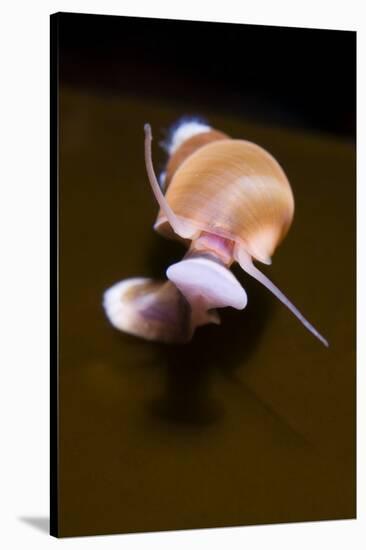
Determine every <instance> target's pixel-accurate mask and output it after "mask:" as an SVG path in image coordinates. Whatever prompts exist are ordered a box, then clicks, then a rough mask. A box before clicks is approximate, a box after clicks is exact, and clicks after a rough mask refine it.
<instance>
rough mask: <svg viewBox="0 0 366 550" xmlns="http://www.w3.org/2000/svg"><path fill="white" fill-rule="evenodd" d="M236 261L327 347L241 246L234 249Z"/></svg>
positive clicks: (326, 343)
mask: <svg viewBox="0 0 366 550" xmlns="http://www.w3.org/2000/svg"><path fill="white" fill-rule="evenodd" d="M236 261H237V262H238V263H239V265H240V267H241V268H242V269H243V270H244V271H245V272H246V273H248V274H249V275H251V277H253V278H254V279H257V281H259V282H260V283H262V285H263V286H265V287H266V288H267V289H268V290H269V291H270V292H272V294H274V295H275V296H276V297H277V298H278V299H279V300H280V301H281V302H282V303H283V304H284V305H285V306H286V307H287V308H288V309H289V310H290V311H291V312H292V313H293V314H294V315H295V316H296V317H297V318H298V319H299V320H300V321H301V323H302V324H303V325H304V326H305V327H306V328H307V329H308V330H309V331H310V332H311V333H312V334H314V336H315V337H316V338H318V339H319V340H320V341H321V342H322V344H324V346H326V347H329V343H328V341H327V340H326V339H325V338H324V337H323V336H322V335H321V334H320V333H319V332H318V331H317V330H316V328H314V327H313V325H312V324H311V323H309V321H308V320H307V319H305V317H304V316H303V315H302V313H300V311H299V310H298V309H297V307H295V306H294V304H293V303H292V302H290V300H289V299H288V298H287V297H286V296H285V295H284V294H283V293H282V292H281V290H280V289H279V288H277V287H276V285H275V284H273V283H272V281H271V280H270V279H268V277H267V276H266V275H264V273H262V272H261V271H260V270H259V269H258V268H257V267H256V266H255V265H254V264H253V260H252V258H251V256H250V255H249V254H248V253H247V252H246V250H245V249H244V248H243V247H240V246H239V247H237V249H236Z"/></svg>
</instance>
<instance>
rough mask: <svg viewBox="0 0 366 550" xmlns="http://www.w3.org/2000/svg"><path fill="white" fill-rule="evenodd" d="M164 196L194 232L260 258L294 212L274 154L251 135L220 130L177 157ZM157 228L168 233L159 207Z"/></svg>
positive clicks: (264, 257)
mask: <svg viewBox="0 0 366 550" xmlns="http://www.w3.org/2000/svg"><path fill="white" fill-rule="evenodd" d="M216 139H217V137H216ZM183 146H184V144H183ZM183 146H181V147H183ZM178 153H179V149H178V151H177V152H176V153H175V155H178ZM165 196H166V199H167V202H168V203H169V205H170V206H171V208H172V209H173V211H174V213H175V214H176V215H178V216H180V217H182V218H184V219H185V220H188V221H189V223H190V224H192V226H194V227H196V228H197V230H198V232H199V231H207V232H209V233H214V234H217V235H220V236H223V237H225V238H227V239H230V240H233V241H234V242H236V243H238V244H240V245H242V246H244V247H245V248H246V250H247V251H248V252H249V253H250V254H251V255H252V256H253V257H254V258H256V259H259V260H262V261H266V260H268V259H269V258H270V257H271V256H272V254H273V252H274V250H275V248H276V247H277V245H278V244H279V242H280V241H281V240H282V239H283V237H284V236H285V235H286V233H287V231H288V229H289V227H290V225H291V222H292V219H293V214H294V199H293V194H292V191H291V187H290V184H289V182H288V180H287V177H286V175H285V173H284V172H283V170H282V168H281V166H280V165H279V164H278V162H277V161H276V160H275V159H274V158H273V157H272V155H270V154H269V153H268V152H267V151H265V150H264V149H263V148H262V147H259V146H258V145H256V144H254V143H251V142H249V141H243V140H234V139H225V137H224V136H223V137H221V139H220V138H219V140H218V141H213V142H211V143H208V144H205V145H203V146H201V147H200V148H199V149H197V150H196V151H194V152H193V153H192V154H190V155H189V156H187V157H186V158H185V160H184V161H183V162H181V163H180V165H179V166H178V168H177V169H176V171H175V172H174V173H173V175H172V177H171V178H170V181H168V188H167V191H166V195H165ZM155 228H156V230H157V231H159V232H160V233H162V234H164V235H165V236H167V237H171V236H172V231H171V229H170V227H169V225H168V224H167V221H166V218H165V217H164V215H163V214H162V213H161V212H160V213H159V216H158V219H157V222H156V224H155Z"/></svg>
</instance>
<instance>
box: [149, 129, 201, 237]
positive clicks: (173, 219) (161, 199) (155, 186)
mask: <svg viewBox="0 0 366 550" xmlns="http://www.w3.org/2000/svg"><path fill="white" fill-rule="evenodd" d="M144 130H145V164H146V171H147V175H148V178H149V181H150V184H151V188H152V190H153V193H154V195H155V198H156V200H157V201H158V203H159V206H160V208H161V209H162V211H163V212H164V214H165V216H166V218H167V220H168V222H169V223H170V225H171V227H172V228H173V230H174V232H175V233H176V234H177V235H179V236H180V237H182V238H183V239H191V238H192V236H193V235H194V233H195V232H196V228H195V227H192V225H191V224H189V223H187V222H186V221H185V220H182V219H181V218H180V217H179V216H177V215H176V214H175V213H174V212H173V210H172V209H171V207H170V206H169V204H168V201H167V200H166V198H165V196H164V194H163V192H162V190H161V187H160V185H159V182H158V180H157V178H156V175H155V172H154V166H153V163H152V158H151V141H152V134H151V126H150V124H145V126H144Z"/></svg>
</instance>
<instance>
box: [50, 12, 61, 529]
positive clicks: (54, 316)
mask: <svg viewBox="0 0 366 550" xmlns="http://www.w3.org/2000/svg"><path fill="white" fill-rule="evenodd" d="M58 84H59V14H57V13H56V14H52V15H51V16H50V535H52V536H54V537H58V536H59V522H58V515H59V514H58V440H59V425H58V401H59V400H58V343H59V340H58V334H59V324H58V171H59V158H58V133H59V95H58V94H59V85H58Z"/></svg>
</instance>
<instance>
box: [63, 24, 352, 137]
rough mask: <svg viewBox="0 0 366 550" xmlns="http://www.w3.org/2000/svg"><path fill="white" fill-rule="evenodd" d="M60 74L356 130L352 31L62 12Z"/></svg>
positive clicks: (315, 126)
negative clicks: (68, 13)
mask: <svg viewBox="0 0 366 550" xmlns="http://www.w3.org/2000/svg"><path fill="white" fill-rule="evenodd" d="M61 21H62V24H61V27H60V47H61V50H60V51H61V79H62V82H63V83H64V84H69V85H73V86H78V87H86V88H88V89H89V90H97V91H99V92H104V93H113V94H118V93H120V92H123V94H126V93H129V94H131V95H135V94H138V95H139V96H144V97H145V98H146V99H147V100H149V99H154V98H159V99H160V100H164V101H166V102H168V103H170V104H172V103H177V102H184V104H185V105H186V109H187V110H188V111H189V110H193V112H198V114H202V112H205V110H207V109H213V108H215V109H216V110H217V109H218V110H219V111H220V112H222V113H227V114H229V115H233V114H234V115H236V116H245V117H247V118H248V119H251V120H256V121H258V122H265V123H266V124H271V123H275V124H280V125H281V126H284V125H285V126H292V127H299V128H306V129H310V130H316V131H322V132H329V133H333V134H339V135H345V136H348V137H354V134H355V125H356V118H355V111H356V33H355V32H347V31H333V30H315V29H296V28H280V27H265V26H256V25H239V24H223V23H205V22H195V23H193V24H192V22H189V21H173V20H158V19H143V18H133V17H108V16H97V15H78V14H72V15H67V14H63V15H62V16H61Z"/></svg>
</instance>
